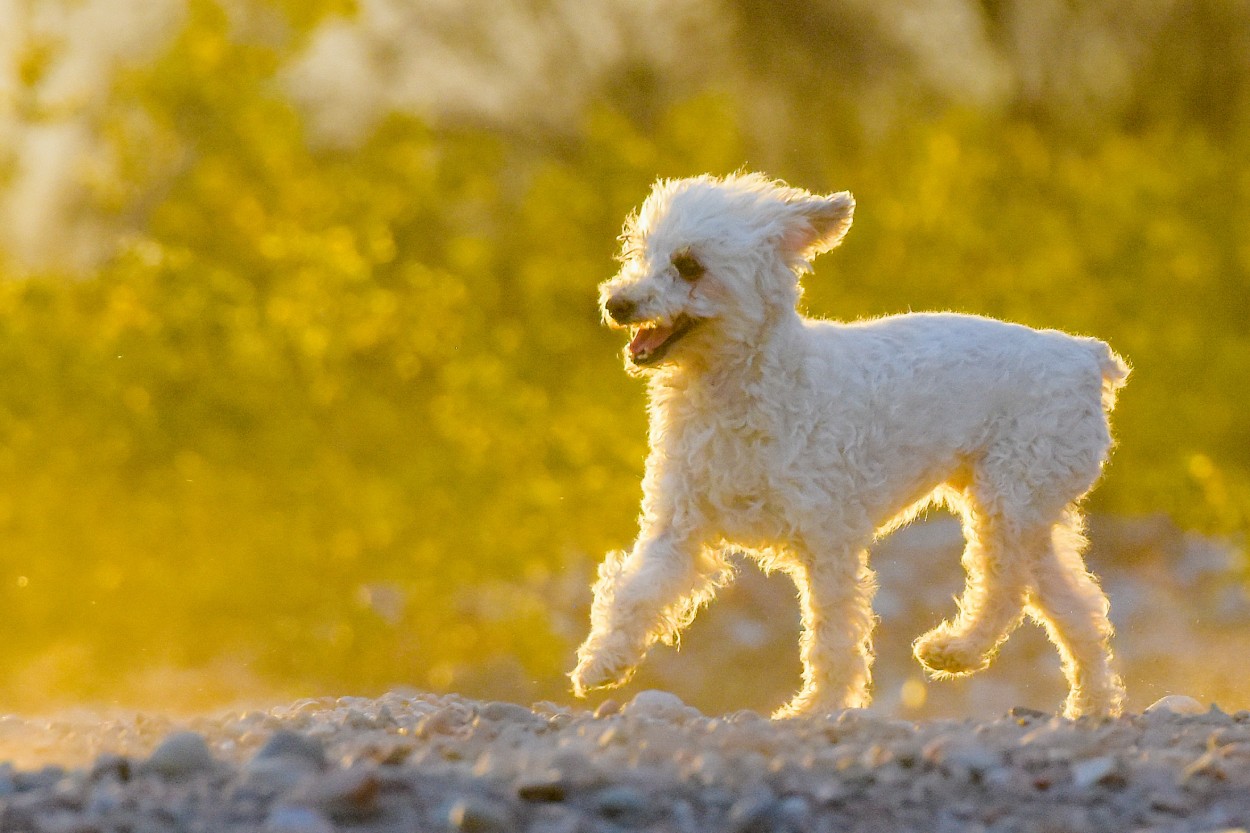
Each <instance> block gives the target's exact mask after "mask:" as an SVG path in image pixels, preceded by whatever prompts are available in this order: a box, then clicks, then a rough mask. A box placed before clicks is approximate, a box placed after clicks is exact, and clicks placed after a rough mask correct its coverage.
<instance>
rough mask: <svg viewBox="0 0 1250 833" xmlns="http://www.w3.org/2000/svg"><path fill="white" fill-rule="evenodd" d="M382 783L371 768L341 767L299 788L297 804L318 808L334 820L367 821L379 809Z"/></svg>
mask: <svg viewBox="0 0 1250 833" xmlns="http://www.w3.org/2000/svg"><path fill="white" fill-rule="evenodd" d="M380 788H381V784H380V782H379V781H378V777H377V774H376V773H375V772H374V771H373V770H372V769H371V768H367V767H352V768H350V769H340V770H337V771H335V772H331V773H328V774H326V775H323V776H321V777H319V778H317V779H316V780H314V781H312V782H311V783H308V784H305V785H304V786H303V788H301V789H300V790H298V791H297V793H296V795H295V796H294V798H296V799H297V803H299V804H303V805H306V806H310V807H314V808H316V809H317V810H320V811H321V812H323V813H325V814H326V815H327V816H329V817H330V818H331V819H333V820H334V821H339V822H355V821H363V820H366V819H368V818H370V817H372V816H374V815H376V814H377V812H378V801H377V800H378V793H379V791H380Z"/></svg>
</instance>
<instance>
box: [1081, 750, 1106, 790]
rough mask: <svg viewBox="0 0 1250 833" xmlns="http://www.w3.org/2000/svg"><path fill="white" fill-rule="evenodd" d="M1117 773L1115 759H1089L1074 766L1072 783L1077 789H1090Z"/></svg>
mask: <svg viewBox="0 0 1250 833" xmlns="http://www.w3.org/2000/svg"><path fill="white" fill-rule="evenodd" d="M1115 771H1116V762H1115V758H1111V757H1099V758H1089V759H1087V760H1084V761H1080V762H1078V763H1075V764H1073V765H1072V783H1073V784H1074V785H1075V786H1076V787H1077V789H1082V790H1084V789H1088V788H1089V787H1092V786H1094V785H1095V784H1097V783H1098V782H1100V781H1102V780H1103V779H1104V778H1106V777H1107V776H1108V775H1111V774H1112V773H1113V772H1115Z"/></svg>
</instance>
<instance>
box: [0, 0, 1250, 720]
mask: <svg viewBox="0 0 1250 833" xmlns="http://www.w3.org/2000/svg"><path fill="white" fill-rule="evenodd" d="M286 6H287V7H286V9H285V11H284V12H283V13H284V14H285V15H286V17H287V19H288V20H289V21H290V26H291V30H290V31H291V34H290V35H289V37H288V38H287V39H286V40H284V41H282V42H277V43H275V42H272V41H270V40H265V39H249V38H247V37H245V36H241V35H240V34H239V33H238V32H237V31H235V30H233V29H232V28H231V25H230V22H229V20H228V18H227V15H226V14H225V13H224V12H223V11H222V9H221V8H220V7H218V6H217V5H215V4H214V3H212V2H209V0H195V2H193V3H191V4H190V6H189V12H188V17H187V19H186V21H185V22H184V24H183V29H182V32H181V34H180V35H179V37H178V38H177V40H176V41H175V42H174V43H173V44H172V45H171V46H170V48H169V49H168V50H167V52H166V53H165V55H164V57H162V58H161V59H160V60H158V61H157V62H155V63H153V64H150V65H146V66H143V67H139V68H134V69H132V70H130V71H129V72H127V73H126V74H124V75H123V76H122V77H121V78H120V79H119V80H118V81H117V82H116V84H115V87H114V90H113V93H112V98H111V99H110V101H109V102H108V103H107V105H106V106H103V107H101V108H99V112H100V114H101V115H100V116H99V118H100V119H101V120H102V121H101V129H102V130H104V132H105V135H107V136H108V137H109V138H110V142H111V145H112V147H113V148H114V149H115V151H116V153H117V155H118V158H119V159H120V161H121V164H122V170H123V173H124V176H123V178H122V180H121V183H120V184H114V185H112V186H110V187H108V188H101V189H99V190H98V191H97V192H96V193H95V195H94V199H95V200H96V203H95V205H94V210H97V211H99V212H101V213H104V214H107V213H108V212H115V213H120V212H125V211H132V210H134V195H135V194H146V195H149V196H148V197H145V203H144V205H143V206H142V210H143V212H144V216H143V222H142V223H141V224H140V231H138V232H136V233H134V234H133V235H131V236H130V237H128V238H127V239H126V240H125V241H124V242H123V244H122V245H121V246H120V248H119V250H118V253H117V254H116V255H115V256H114V257H112V258H111V259H110V260H109V261H108V262H107V263H105V264H104V265H102V266H101V267H100V268H98V269H97V270H95V271H94V272H93V273H92V274H90V275H87V276H78V277H73V276H65V275H56V274H45V275H36V276H24V277H21V278H20V279H19V278H13V279H9V280H5V281H3V282H0V366H2V367H3V368H4V373H3V374H0V541H3V548H4V553H5V555H4V558H3V562H2V563H3V565H4V566H3V570H0V605H2V606H3V610H4V611H5V612H6V619H7V622H8V625H7V627H6V639H5V651H4V652H3V653H0V669H2V670H3V674H0V681H2V682H0V698H3V699H4V701H5V702H6V703H11V704H26V705H38V704H41V703H43V702H46V701H47V699H48V698H49V697H50V696H52V694H51V693H60V694H63V695H65V696H70V697H94V698H103V699H108V698H121V699H136V698H138V697H142V696H144V695H145V694H149V695H150V694H151V693H152V692H153V691H157V692H160V693H163V694H168V695H169V696H171V697H173V696H175V694H176V696H177V697H178V698H179V702H180V703H190V704H199V703H203V702H212V701H218V700H221V699H226V698H230V697H237V696H242V695H249V694H250V695H256V694H258V693H259V694H270V693H295V692H300V693H344V692H349V691H350V692H355V691H374V690H377V689H380V688H383V687H385V686H390V685H395V684H401V683H406V684H410V685H416V686H426V687H434V688H448V687H455V688H459V689H461V690H464V691H466V692H467V693H479V694H490V693H494V694H496V695H501V696H513V697H521V698H523V697H525V696H560V694H561V691H562V689H563V682H562V679H561V678H560V676H559V674H560V672H561V671H563V670H564V666H566V665H567V664H568V663H569V659H570V651H571V647H572V645H573V644H574V640H576V638H577V636H579V635H580V634H578V633H577V632H576V629H577V628H579V627H580V623H581V617H582V615H583V611H582V610H581V609H579V608H578V607H577V606H578V605H579V604H584V603H585V602H586V598H585V594H586V592H587V591H586V590H585V588H586V582H587V580H588V577H589V574H590V570H591V568H592V565H593V563H594V562H595V561H597V559H598V558H599V557H600V555H601V554H602V552H603V551H604V550H606V549H608V548H610V547H615V546H621V545H623V544H624V543H626V542H627V541H628V540H629V538H630V536H631V534H632V531H633V516H634V512H635V506H636V501H637V494H638V485H637V484H638V478H639V474H640V468H641V460H642V454H643V451H644V419H643V409H642V396H641V390H640V387H639V385H638V384H637V383H636V382H634V381H631V380H629V379H627V378H626V376H625V374H624V373H623V372H621V370H620V367H619V353H620V348H621V344H620V339H619V337H617V336H615V335H614V334H612V333H609V332H606V331H605V330H604V329H603V328H602V327H600V325H599V323H598V315H597V311H596V308H595V286H596V283H597V282H598V281H599V280H601V279H603V278H605V277H607V276H608V275H609V274H610V272H611V270H612V268H613V264H612V260H611V257H612V255H613V252H614V246H615V236H616V234H617V232H618V230H619V228H620V224H621V222H622V219H623V218H624V216H625V214H626V213H627V212H628V211H629V210H630V209H631V208H633V207H634V206H635V205H636V204H637V203H638V202H639V201H640V200H641V198H642V197H643V196H644V195H645V193H646V190H647V188H648V186H649V184H650V182H651V181H652V180H653V178H654V177H656V176H667V175H686V174H691V173H696V172H701V171H705V170H706V171H714V172H722V173H723V172H727V171H731V170H733V169H735V168H737V167H739V166H741V165H743V164H747V165H749V166H751V167H758V168H763V169H765V170H768V171H769V172H770V173H773V174H775V175H779V176H785V177H787V178H789V179H791V180H792V181H794V182H795V183H796V184H800V185H803V186H806V187H810V188H814V189H820V188H826V189H833V188H849V189H851V190H853V191H854V192H855V194H856V196H857V198H858V200H859V206H860V207H859V213H858V215H857V218H856V225H855V228H854V230H853V231H852V232H851V234H850V235H849V237H848V239H847V242H846V244H845V245H844V246H843V247H842V248H841V249H840V250H838V251H837V252H836V253H834V254H832V255H830V256H827V257H825V258H824V259H823V261H822V262H821V263H820V264H819V268H818V271H817V273H816V274H814V275H812V276H809V277H808V278H807V279H806V283H807V294H806V301H805V303H806V305H807V307H808V308H809V310H810V311H811V312H812V313H813V314H818V315H828V316H833V317H838V318H854V317H860V316H865V315H876V314H882V313H889V312H898V311H905V310H907V309H927V308H944V309H959V310H965V311H971V312H978V313H983V314H988V315H994V316H1001V317H1006V318H1011V319H1015V320H1018V321H1022V322H1025V323H1029V324H1033V325H1039V326H1056V327H1060V328H1064V329H1069V330H1073V331H1077V332H1082V333H1089V334H1096V335H1098V336H1100V337H1104V338H1106V339H1108V340H1109V341H1110V342H1111V343H1112V344H1113V346H1114V347H1116V348H1117V349H1118V350H1119V351H1120V352H1122V353H1123V354H1124V355H1125V356H1126V357H1128V358H1129V359H1130V361H1132V362H1133V363H1134V364H1135V365H1136V369H1135V371H1134V377H1133V379H1132V383H1131V384H1130V385H1129V387H1128V388H1127V389H1126V391H1125V392H1124V394H1123V396H1122V399H1121V403H1120V406H1119V409H1118V411H1117V415H1116V420H1117V424H1118V429H1119V435H1120V443H1121V445H1120V448H1119V449H1118V450H1117V452H1116V455H1115V458H1114V462H1113V465H1112V466H1111V468H1110V470H1109V476H1108V478H1107V481H1106V482H1105V484H1104V485H1103V486H1102V487H1101V489H1100V490H1099V492H1098V493H1097V494H1096V497H1095V499H1094V501H1095V502H1094V506H1095V508H1096V509H1097V510H1099V511H1111V512H1119V513H1154V512H1166V513H1168V514H1170V515H1171V516H1173V517H1174V518H1176V519H1177V520H1178V521H1179V522H1180V523H1182V524H1184V525H1187V526H1190V527H1196V528H1200V529H1203V530H1206V531H1211V532H1219V533H1223V534H1229V535H1235V536H1244V534H1245V532H1246V529H1247V527H1248V526H1250V439H1248V435H1247V432H1246V424H1247V422H1246V418H1245V415H1244V413H1243V402H1244V390H1245V385H1246V383H1247V370H1248V369H1250V327H1248V326H1247V313H1248V312H1250V236H1248V235H1247V230H1250V139H1248V138H1247V137H1248V136H1250V104H1248V103H1247V99H1246V91H1245V87H1244V83H1243V86H1241V87H1238V88H1237V89H1239V90H1240V96H1241V97H1240V99H1238V98H1237V97H1236V96H1229V97H1227V98H1226V99H1221V107H1220V108H1218V109H1217V110H1213V111H1211V112H1213V113H1215V116H1217V117H1218V118H1217V119H1214V120H1212V121H1204V119H1203V113H1205V112H1206V111H1203V112H1202V113H1197V114H1195V113H1193V112H1191V111H1190V109H1189V108H1190V106H1191V103H1192V102H1191V100H1190V98H1189V97H1187V96H1186V95H1184V94H1183V93H1184V92H1185V91H1184V90H1182V89H1179V85H1181V84H1195V83H1197V82H1195V81H1194V80H1193V79H1192V78H1191V77H1190V76H1188V75H1184V74H1177V75H1176V76H1175V84H1174V85H1173V86H1167V84H1166V82H1167V81H1168V80H1169V76H1168V75H1167V74H1166V73H1164V72H1162V71H1160V72H1159V73H1157V74H1156V76H1154V77H1155V80H1156V81H1158V82H1159V85H1160V88H1159V89H1158V90H1157V91H1156V92H1157V94H1155V95H1151V96H1150V97H1149V101H1148V102H1145V103H1144V104H1143V106H1141V107H1134V106H1128V105H1126V106H1125V107H1124V108H1123V110H1122V111H1121V112H1120V113H1118V114H1116V115H1115V116H1113V117H1108V118H1107V120H1106V123H1104V124H1093V125H1091V124H1090V123H1089V121H1088V120H1086V121H1083V122H1082V123H1081V124H1079V125H1072V124H1066V123H1064V121H1063V119H1062V118H1058V117H1056V116H1055V114H1054V113H1049V112H1046V111H1044V110H1039V109H1038V108H1037V107H1024V106H1021V107H1017V108H1010V107H1009V108H1007V109H1005V110H1004V109H1002V108H998V109H992V110H989V109H986V110H979V109H977V108H972V107H964V108H960V107H954V106H939V105H937V104H934V103H932V102H931V101H928V100H927V99H925V98H924V96H923V94H917V95H919V96H920V98H919V99H917V101H916V114H915V117H914V118H905V119H901V120H899V121H898V122H897V123H895V124H893V125H892V126H889V127H887V128H882V129H873V128H870V127H868V126H865V124H863V123H861V122H859V121H857V120H856V115H855V112H856V111H855V107H854V105H855V97H856V89H855V87H854V84H853V83H849V82H848V86H846V88H840V89H835V90H830V91H829V92H828V94H827V95H824V96H812V95H810V94H809V93H810V90H809V89H808V87H807V86H806V85H804V84H801V83H799V82H798V81H796V82H795V85H794V86H793V88H791V89H787V88H786V84H787V78H786V77H775V78H770V79H769V81H770V83H771V84H772V85H773V94H774V95H776V96H777V98H778V100H783V101H784V102H785V106H786V108H788V112H790V113H791V115H792V121H791V122H789V124H793V125H798V126H796V127H786V126H785V125H783V124H780V123H779V124H775V125H767V124H760V123H759V122H758V121H757V120H756V118H755V116H754V115H753V114H755V113H756V112H757V110H756V109H755V108H754V107H753V106H751V105H753V102H751V101H749V96H748V95H747V94H746V93H745V92H743V91H742V90H741V89H739V88H736V87H734V86H733V85H732V84H726V85H724V86H723V87H722V88H720V89H716V90H709V91H705V92H702V93H695V94H683V95H680V96H677V95H675V96H672V97H670V98H667V99H666V98H664V97H663V96H662V95H659V94H657V93H655V91H654V90H651V91H650V92H649V93H648V95H649V96H652V97H651V98H648V99H647V101H646V102H645V104H646V106H642V103H640V102H639V101H638V100H636V96H639V95H642V93H640V92H633V93H631V91H630V89H629V88H628V86H623V87H620V88H618V89H616V90H615V91H614V92H613V93H612V94H610V95H608V94H605V95H604V96H603V97H602V98H601V99H600V100H599V101H598V102H597V103H595V104H593V105H592V106H591V107H590V108H589V109H588V110H587V112H586V113H585V114H584V117H583V119H582V121H581V122H580V124H578V125H576V126H575V127H574V128H573V129H572V130H570V132H569V133H567V134H562V135H558V136H550V137H546V138H539V139H534V138H533V137H522V138H518V137H517V136H510V135H509V134H507V133H506V132H501V131H499V130H497V129H491V128H487V127H482V126H477V127H475V126H472V125H466V124H462V125H460V126H458V127H449V126H442V127H439V128H434V127H431V126H429V125H427V124H423V123H422V122H421V121H419V120H418V119H416V118H414V117H412V116H402V115H392V116H390V117H388V118H387V119H385V120H384V121H383V122H382V123H381V124H380V126H379V127H378V128H377V129H376V130H374V131H373V132H372V134H371V135H370V137H369V138H368V140H367V142H366V143H365V144H364V145H363V146H361V147H357V148H351V149H328V148H318V147H317V145H316V143H315V142H312V141H310V137H309V136H308V135H306V132H305V125H304V123H303V120H302V118H301V115H300V113H299V112H298V111H297V110H296V109H295V108H294V107H293V105H292V104H291V103H290V101H289V100H288V99H287V98H286V97H285V96H284V95H283V93H282V90H281V87H280V85H278V84H276V83H275V73H277V71H278V69H279V68H280V66H281V65H282V61H283V60H284V59H285V58H286V57H289V55H290V54H291V53H292V52H293V50H295V49H296V48H298V46H299V44H300V42H301V38H302V37H304V35H305V34H306V33H307V32H308V31H309V30H310V29H311V27H313V26H314V25H315V24H316V22H317V21H318V20H321V19H323V17H324V15H326V14H330V13H335V12H339V11H343V9H339V8H336V6H335V5H334V4H306V3H288V4H286ZM744 6H745V7H749V6H750V4H749V3H744ZM274 8H275V9H277V10H279V11H282V10H283V7H282V6H275V7H274ZM785 34H786V33H784V32H783V33H780V34H779V35H776V36H778V37H781V36H784V35H785ZM1200 37H1205V35H1203V34H1202V33H1201V32H1199V33H1198V34H1196V35H1194V36H1193V38H1200ZM1193 38H1191V41H1192V40H1193ZM761 48H762V47H761V46H760V45H759V44H753V45H752V49H753V50H756V53H758V50H759V49H761ZM747 51H748V52H751V50H747ZM825 60H826V61H829V60H833V59H831V58H829V57H828V56H826V57H825ZM748 71H750V68H748ZM1197 71H1198V72H1199V74H1201V71H1202V70H1201V68H1199V69H1198V70H1197ZM1209 71H1210V72H1214V71H1215V70H1209ZM761 77H764V74H763V72H762V71H761ZM1199 80H1201V78H1199ZM1242 82H1244V77H1243V79H1242ZM631 95H632V96H635V98H631ZM656 96H658V98H656ZM926 101H928V103H926ZM1230 102H1231V103H1230ZM1146 104H1148V105H1149V107H1146V106H1145V105H1146ZM136 112H138V113H142V114H143V115H144V118H142V119H136V118H134V114H135V113H136ZM153 183H160V184H161V187H160V188H157V189H153V188H152V185H153ZM152 194H155V196H150V195H152ZM570 588H572V589H570ZM569 622H575V623H576V627H570V626H569V624H568V623H569ZM164 667H172V668H201V669H211V672H212V673H211V674H210V675H207V676H200V677H196V678H194V679H191V680H188V679H183V678H177V679H174V680H173V681H172V682H171V681H168V680H166V681H165V682H161V680H160V679H159V678H158V677H157V676H153V669H160V668H164Z"/></svg>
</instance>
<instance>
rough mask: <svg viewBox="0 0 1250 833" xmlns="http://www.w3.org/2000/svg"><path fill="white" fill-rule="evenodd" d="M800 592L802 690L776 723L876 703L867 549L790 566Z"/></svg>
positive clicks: (873, 584) (874, 586) (778, 714)
mask: <svg viewBox="0 0 1250 833" xmlns="http://www.w3.org/2000/svg"><path fill="white" fill-rule="evenodd" d="M784 569H785V570H786V572H788V573H789V574H790V576H791V577H792V578H793V579H794V583H795V585H797V587H798V591H799V609H800V611H801V613H802V620H803V635H802V637H801V639H800V642H799V655H800V657H801V658H802V660H803V687H802V689H801V690H800V691H799V693H798V694H797V695H795V697H794V699H793V700H791V701H790V702H789V703H788V704H787V705H786V706H784V707H782V708H781V709H780V710H778V711H777V712H776V713H775V714H774V715H773V717H775V718H785V717H798V716H800V715H808V714H823V713H828V712H834V711H840V710H842V709H847V708H863V707H866V706H867V705H868V703H869V701H870V699H871V694H870V687H871V683H872V659H873V656H872V629H873V627H874V626H875V625H876V616H874V615H873V612H872V598H873V595H874V594H875V593H876V590H877V582H876V576H875V575H874V574H873V572H872V570H871V569H869V567H868V551H867V550H866V549H858V550H851V551H849V552H846V553H838V554H837V556H836V557H834V558H829V556H828V554H824V555H822V556H820V557H813V556H811V555H810V554H809V555H806V556H805V557H803V558H801V559H800V560H799V561H798V563H793V564H789V565H785V567H784Z"/></svg>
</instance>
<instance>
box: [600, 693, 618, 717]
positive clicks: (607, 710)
mask: <svg viewBox="0 0 1250 833" xmlns="http://www.w3.org/2000/svg"><path fill="white" fill-rule="evenodd" d="M620 710H621V704H620V703H618V702H616V701H615V700H613V699H612V698H611V697H609V698H608V699H606V700H604V701H603V702H602V703H600V704H599V707H598V708H597V709H595V717H597V718H604V717H611V716H612V715H614V714H617V713H619V712H620Z"/></svg>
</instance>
